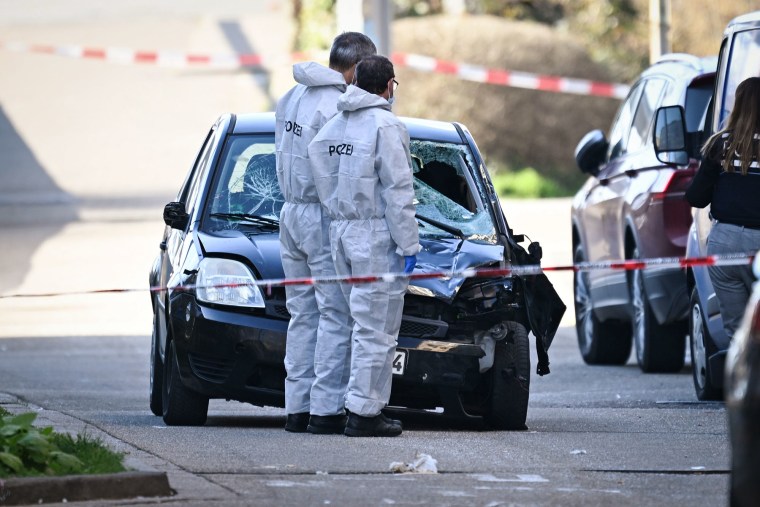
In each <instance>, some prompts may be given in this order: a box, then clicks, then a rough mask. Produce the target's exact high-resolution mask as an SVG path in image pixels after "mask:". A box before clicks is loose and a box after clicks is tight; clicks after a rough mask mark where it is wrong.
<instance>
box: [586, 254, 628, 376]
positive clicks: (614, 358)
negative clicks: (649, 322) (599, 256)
mask: <svg viewBox="0 0 760 507" xmlns="http://www.w3.org/2000/svg"><path fill="white" fill-rule="evenodd" d="M573 261H574V262H575V263H576V264H578V263H580V262H585V261H586V256H585V253H584V251H583V246H582V245H580V244H578V246H576V247H575V252H574V255H573ZM573 292H574V295H575V297H574V299H575V332H576V334H577V335H578V347H579V349H580V352H581V356H582V357H583V360H584V361H585V362H586V363H587V364H625V362H626V361H627V360H628V356H630V355H631V330H630V327H629V325H628V323H626V322H621V321H607V322H600V321H599V319H598V318H597V317H596V315H595V314H594V309H593V307H592V305H591V293H590V292H589V277H588V273H587V272H585V271H576V272H575V273H574V274H573Z"/></svg>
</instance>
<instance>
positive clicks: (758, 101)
mask: <svg viewBox="0 0 760 507" xmlns="http://www.w3.org/2000/svg"><path fill="white" fill-rule="evenodd" d="M725 133H728V139H727V141H726V150H725V152H724V153H723V157H724V158H723V170H724V171H726V172H729V173H730V172H734V171H735V167H734V162H735V161H736V160H738V161H739V164H740V166H741V173H742V174H747V171H748V170H749V166H750V164H751V163H752V161H753V159H754V160H755V161H756V162H760V141H759V140H758V139H756V138H755V135H760V77H751V78H748V79H745V80H744V81H742V82H741V83H739V86H737V87H736V100H735V102H734V109H733V110H732V111H731V114H730V115H729V116H728V125H727V126H726V128H724V129H722V130H720V131H718V132H716V133H715V134H713V135H712V136H710V138H709V139H708V140H707V141H706V142H705V145H704V147H703V148H702V154H703V155H705V156H706V155H707V153H709V152H710V151H711V150H712V148H713V145H715V143H716V142H720V141H721V138H722V137H723V134H725Z"/></svg>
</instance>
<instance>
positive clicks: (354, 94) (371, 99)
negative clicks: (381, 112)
mask: <svg viewBox="0 0 760 507" xmlns="http://www.w3.org/2000/svg"><path fill="white" fill-rule="evenodd" d="M368 107H380V108H382V109H387V110H388V111H390V110H391V104H390V102H388V101H387V100H386V99H384V98H383V97H381V96H380V95H376V94H374V93H369V92H367V91H365V90H362V89H361V88H359V87H358V86H354V85H349V87H348V88H346V93H344V94H343V95H341V96H340V98H339V99H338V111H358V110H359V109H365V108H368Z"/></svg>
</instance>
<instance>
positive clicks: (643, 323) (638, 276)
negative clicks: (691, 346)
mask: <svg viewBox="0 0 760 507" xmlns="http://www.w3.org/2000/svg"><path fill="white" fill-rule="evenodd" d="M633 257H634V258H635V259H639V258H640V256H639V251H638V249H634V251H633ZM630 288H631V304H632V306H633V343H634V345H635V347H636V362H638V364H639V368H641V371H643V372H645V373H673V372H677V371H679V370H680V369H681V368H683V363H684V350H685V345H686V330H685V329H684V325H683V324H682V323H681V322H674V323H670V324H664V325H663V324H659V323H658V322H657V318H656V317H655V316H654V313H653V312H652V308H651V306H650V304H649V298H648V297H647V292H646V287H644V276H643V274H642V270H641V269H636V270H633V271H632V272H631V275H630Z"/></svg>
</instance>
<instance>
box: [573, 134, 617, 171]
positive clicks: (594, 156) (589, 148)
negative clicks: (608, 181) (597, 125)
mask: <svg viewBox="0 0 760 507" xmlns="http://www.w3.org/2000/svg"><path fill="white" fill-rule="evenodd" d="M609 145H610V143H609V142H608V141H607V138H606V137H605V136H604V132H602V131H601V130H592V131H591V132H589V133H588V134H586V135H585V136H583V139H581V140H580V142H579V143H578V146H576V147H575V163H576V164H578V168H580V170H581V172H583V173H586V174H590V175H592V176H596V175H597V174H599V166H600V165H601V164H602V162H604V157H605V155H606V154H607V148H608V147H609Z"/></svg>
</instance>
